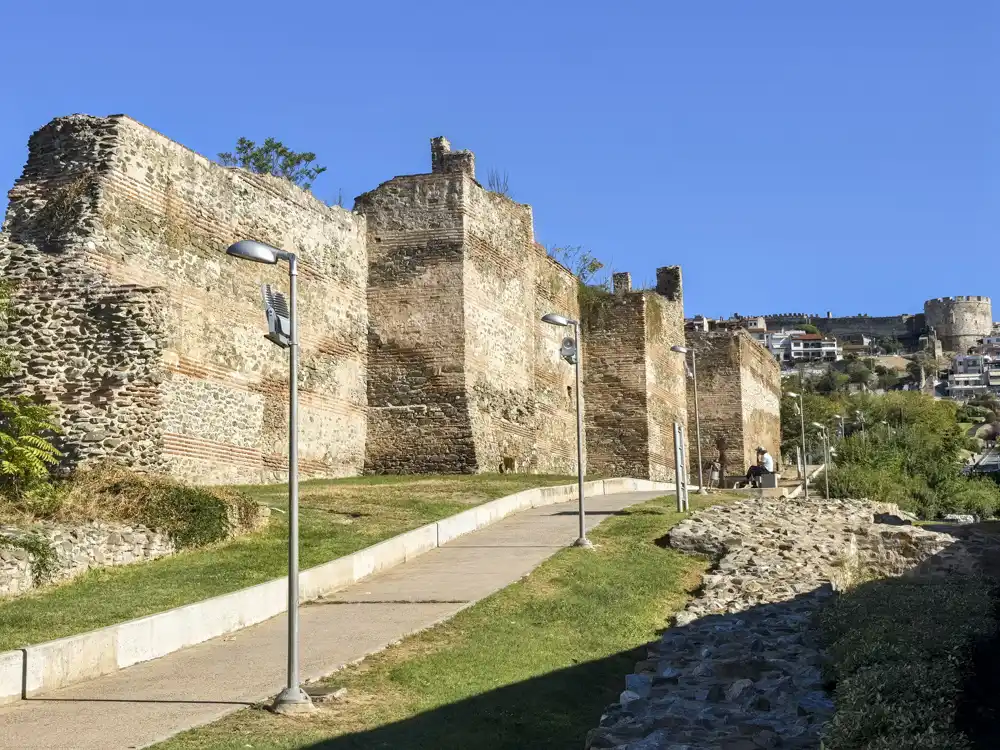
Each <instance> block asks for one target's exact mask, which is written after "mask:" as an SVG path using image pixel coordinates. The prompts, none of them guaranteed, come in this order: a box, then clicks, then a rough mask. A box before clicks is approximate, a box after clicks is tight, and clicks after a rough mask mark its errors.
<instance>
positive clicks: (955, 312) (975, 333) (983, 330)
mask: <svg viewBox="0 0 1000 750" xmlns="http://www.w3.org/2000/svg"><path fill="white" fill-rule="evenodd" d="M924 318H925V320H926V324H927V327H928V328H933V329H934V331H935V333H936V334H937V336H938V338H939V339H940V340H941V345H942V347H943V348H944V349H945V350H946V351H949V352H958V353H963V354H964V353H965V352H966V351H967V350H968V349H970V348H972V347H974V346H976V345H977V344H978V343H979V339H981V338H983V337H985V336H989V335H990V333H991V331H992V330H993V307H992V305H991V303H990V298H989V297H981V296H966V297H939V298H937V299H929V300H927V301H926V302H924Z"/></svg>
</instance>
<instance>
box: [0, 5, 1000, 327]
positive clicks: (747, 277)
mask: <svg viewBox="0 0 1000 750" xmlns="http://www.w3.org/2000/svg"><path fill="white" fill-rule="evenodd" d="M146 6H148V7H146ZM998 24H1000V10H998V6H997V5H996V4H994V3H992V2H990V0H969V1H968V2H952V3H945V2H940V1H939V0H935V1H933V2H932V1H929V0H907V1H905V2H904V1H902V0H879V1H878V2H871V1H870V0H868V1H867V2H862V1H861V0H842V1H840V2H827V3H816V2H802V0H795V1H791V0H757V1H756V2H739V1H738V0H729V1H728V2H718V1H716V2H685V3H681V2H671V1H666V2H648V3H639V2H619V3H615V4H609V3H587V2H575V3H561V2H560V3H555V2H544V1H542V2H540V1H538V0H536V1H535V2H531V3H527V2H520V1H519V0H512V1H509V2H506V3H501V4H485V3H470V2H464V3H459V2H454V3H440V2H433V1H425V2H420V3H388V2H378V1H370V2H367V3H331V2H284V3H268V4H263V3H259V2H256V1H255V0H244V1H243V2H241V3H233V2H228V1H227V2H215V1H210V2H199V3H194V2H189V1H187V0H178V1H175V2H171V3H151V4H147V3H134V2H130V3H123V2H101V0H97V2H93V3H84V4H81V3H78V2H43V1H40V2H36V3H14V2H8V3H6V4H5V5H4V6H3V8H2V9H0V27H2V28H4V34H3V43H2V44H0V64H2V66H3V70H4V71H5V77H4V88H3V90H2V91H0V97H2V104H0V113H2V116H0V184H2V185H3V186H5V189H6V188H7V187H9V186H10V185H12V184H13V182H14V180H16V179H17V177H18V175H19V174H20V170H21V168H22V167H23V164H24V161H25V158H26V143H27V139H28V136H29V135H30V134H31V132H32V131H34V130H35V129H37V128H38V127H40V126H42V125H43V124H44V123H45V122H47V121H48V120H50V119H51V118H53V117H56V116H59V115H64V114H70V113H74V112H86V113H88V114H96V115H104V114H111V113H118V112H123V113H127V114H129V115H131V116H133V117H135V118H136V119H138V120H140V121H142V122H144V123H146V124H147V125H149V126H151V127H153V128H155V129H157V130H159V131H161V132H163V133H164V134H166V135H168V136H170V137H171V138H173V139H175V140H177V141H180V142H181V143H184V144H185V145H187V146H189V147H190V148H193V149H194V150H196V151H199V152H201V153H203V154H206V155H209V156H213V155H215V154H216V153H218V152H219V151H223V150H230V149H231V148H232V146H233V144H234V142H235V140H236V138H237V137H239V136H241V135H245V136H247V137H249V138H252V139H257V140H263V139H264V138H265V137H267V136H271V135H273V136H275V137H276V138H278V139H280V140H283V141H284V142H285V143H286V144H287V145H288V146H290V147H292V148H295V149H297V150H311V151H315V152H316V153H317V154H318V155H319V157H320V158H319V161H320V163H322V164H324V165H326V166H327V167H328V172H327V173H326V174H324V175H322V176H321V177H320V178H319V180H317V182H316V185H315V192H316V193H317V194H318V195H319V196H320V197H321V198H324V199H326V200H331V201H332V200H335V199H336V197H337V194H338V191H339V190H342V191H343V194H344V196H345V199H346V202H347V205H348V206H350V203H351V199H352V198H353V197H354V196H355V195H358V194H359V193H361V192H364V191H365V190H368V189H371V188H373V187H375V186H376V185H377V184H378V183H379V182H381V181H383V180H386V179H389V178H390V177H392V176H393V175H395V174H406V173H414V172H426V171H429V150H428V140H429V139H430V138H431V137H432V136H435V135H445V136H447V137H448V138H449V139H450V140H451V141H452V143H453V144H454V146H455V147H456V148H470V149H472V150H473V151H475V152H476V159H477V169H478V172H479V175H480V177H481V178H482V179H483V181H485V176H486V173H487V171H488V170H489V169H490V168H491V167H493V168H497V169H499V170H501V171H505V172H507V173H508V175H509V180H510V185H511V189H512V192H513V196H514V198H515V199H517V200H519V201H522V202H525V203H531V204H532V205H533V207H534V215H535V233H536V237H537V239H538V240H539V241H540V242H542V243H543V244H545V245H552V244H562V245H566V244H569V245H584V246H586V247H587V248H589V249H590V250H591V251H592V252H593V253H594V254H596V255H597V256H598V257H600V258H601V259H603V260H604V261H605V262H606V263H607V264H608V265H609V266H612V267H613V268H614V269H615V270H628V271H631V272H632V275H633V279H634V280H635V281H636V282H641V281H643V280H649V279H652V277H653V273H654V269H655V268H656V267H657V266H661V265H668V264H669V265H672V264H680V265H681V266H683V271H684V284H685V294H686V311H687V314H688V315H693V314H696V313H702V314H707V315H729V314H730V313H733V312H737V311H739V312H743V313H759V312H770V311H793V310H794V311H806V312H820V313H822V312H825V311H826V310H832V311H833V312H834V314H837V315H851V314H856V313H859V312H868V313H870V314H894V313H897V312H916V311H918V310H919V309H920V305H921V303H922V301H923V299H924V298H926V297H936V296H949V295H957V294H987V295H991V296H993V297H995V298H1000V289H998V288H997V287H998V286H1000V281H998V279H1000V274H998V271H1000V260H998V248H1000V171H998V169H1000V158H998V156H1000V153H998V152H1000V149H998V138H1000V117H998V92H1000V89H998V87H997V85H996V81H997V79H998V74H1000V69H998V68H1000V25H998ZM2 205H4V206H5V205H6V201H5V200H4V201H3V203H2Z"/></svg>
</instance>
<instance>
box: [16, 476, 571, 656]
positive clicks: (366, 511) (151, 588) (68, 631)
mask: <svg viewBox="0 0 1000 750" xmlns="http://www.w3.org/2000/svg"><path fill="white" fill-rule="evenodd" d="M572 481H573V478H572V477H559V476H541V475H530V474H507V475H503V476H501V475H476V476H461V475H458V476H421V477H398V476H393V477H389V476H386V477H362V478H352V479H341V480H332V481H311V482H303V483H302V485H301V489H300V513H299V534H300V555H301V561H300V563H301V566H302V567H303V568H309V567H312V566H314V565H319V564H320V563H324V562H327V561H329V560H333V559H335V558H337V557H341V556H343V555H347V554H350V553H351V552H355V551H357V550H359V549H362V548H364V547H367V546H369V545H372V544H375V543H377V542H380V541H382V540H383V539H387V538H389V537H392V536H395V535H396V534H400V533H402V532H404V531H407V530H409V529H414V528H417V527H418V526H422V525H424V524H427V523H431V522H433V521H436V520H439V519H441V518H445V517H447V516H450V515H453V514H454V513H459V512H461V511H462V510H465V509H466V508H468V507H469V506H470V505H476V504H479V503H483V502H486V501H487V500H491V499H494V498H497V497H503V496H504V495H508V494H511V493H514V492H518V491H520V490H522V489H527V488H530V487H538V486H542V485H554V484H568V483H571V482H572ZM241 489H243V490H245V491H246V492H248V493H249V494H250V495H251V496H253V497H254V498H255V499H256V500H258V501H259V502H261V503H264V504H266V505H268V506H270V507H272V508H275V509H278V510H280V511H284V510H286V508H287V489H286V486H285V485H268V486H263V487H261V486H256V487H243V488H241ZM287 539H288V524H287V515H286V514H285V513H284V512H277V511H275V512H272V514H271V523H270V524H269V526H268V528H267V530H265V531H262V532H259V533H256V534H253V535H250V536H247V537H243V538H240V539H236V540H234V541H231V542H225V543H220V544H215V545H212V546H209V547H205V548H201V549H195V550H186V551H182V552H180V553H178V554H177V555H175V556H173V557H169V558H164V559H161V560H156V561H153V562H148V563H142V564H139V565H131V566H126V567H119V568H104V569H101V570H94V571H90V572H88V573H87V574H85V575H83V576H81V577H80V578H77V579H74V580H73V581H71V582H69V583H66V584H63V585H61V586H54V587H49V588H44V589H39V590H38V591H37V592H35V593H29V594H26V595H23V596H19V597H17V598H15V599H8V600H4V601H0V651H5V650H9V649H13V648H19V647H22V646H26V645H30V644H32V643H39V642H42V641H47V640H52V639H55V638H62V637H64V636H68V635H74V634H77V633H83V632H86V631H88V630H93V629H95V628H101V627H105V626H107V625H112V624H114V623H118V622H123V621H125V620H130V619H133V618H136V617H143V616H146V615H151V614H155V613H156V612H162V611H163V610H166V609H170V608H172V607H179V606H181V605H184V604H190V603H192V602H197V601H201V600H202V599H208V598H210V597H213V596H218V595H220V594H226V593H229V592H231V591H236V590H238V589H241V588H244V587H246V586H253V585H255V584H258V583H263V582H265V581H269V580H271V579H274V578H280V577H281V576H282V575H284V574H285V571H286V564H287V559H288V558H287V554H288V552H287V550H288V542H287Z"/></svg>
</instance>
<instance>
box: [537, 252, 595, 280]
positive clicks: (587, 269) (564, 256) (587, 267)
mask: <svg viewBox="0 0 1000 750" xmlns="http://www.w3.org/2000/svg"><path fill="white" fill-rule="evenodd" d="M547 252H548V254H549V257H550V258H552V259H553V260H555V261H557V262H559V263H561V264H562V265H564V266H566V268H568V269H569V270H570V271H571V272H572V273H573V274H574V275H575V276H576V277H577V278H578V279H580V283H582V284H589V283H591V282H592V281H593V280H594V277H595V276H596V275H597V273H598V272H599V271H600V270H601V269H602V268H604V264H603V263H601V261H599V260H598V259H597V258H596V257H595V256H594V255H593V253H591V252H590V251H589V250H587V249H586V248H584V247H582V246H580V245H576V246H571V245H565V246H556V245H553V246H552V247H550V248H548V251H547Z"/></svg>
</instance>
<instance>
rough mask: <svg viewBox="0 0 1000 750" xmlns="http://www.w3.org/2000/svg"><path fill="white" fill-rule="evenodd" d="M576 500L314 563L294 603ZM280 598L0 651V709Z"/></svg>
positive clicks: (225, 599)
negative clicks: (504, 520) (527, 514)
mask: <svg viewBox="0 0 1000 750" xmlns="http://www.w3.org/2000/svg"><path fill="white" fill-rule="evenodd" d="M672 489H673V485H672V484H666V483H663V482H651V481H649V480H645V479H631V478H619V479H601V480H597V481H594V482H587V483H586V484H585V485H584V496H585V497H596V496H599V495H612V494H617V493H620V492H643V491H659V490H663V491H669V490H672ZM576 494H577V486H576V485H575V484H571V485H560V486H558V487H541V488H536V489H531V490H524V491H522V492H518V493H516V494H514V495H508V496H506V497H501V498H498V499H497V500H491V501H490V502H487V503H484V504H483V505H479V506H476V507H474V508H470V509H469V510H467V511H464V512H462V513H458V514H456V515H454V516H451V517H450V518H445V519H443V520H441V521H438V522H436V523H432V524H428V525H427V526H422V527H420V528H418V529H413V530H412V531H408V532H406V533H404V534H400V535H399V536H395V537H393V538H391V539H386V540H385V541H383V542H379V543H378V544H376V545H373V546H371V547H367V548H365V549H363V550H359V551H357V552H355V553H353V554H350V555H347V556H346V557H341V558H338V559H336V560H331V561H330V562H328V563H324V564H322V565H317V566H316V567H314V568H310V569H308V570H305V571H302V572H301V573H300V574H299V593H300V601H303V602H304V601H309V600H312V599H317V598H319V597H321V596H324V595H326V594H329V593H331V592H333V591H336V590H338V589H341V588H344V587H346V586H349V585H351V584H353V583H356V582H357V581H359V580H361V579H363V578H366V577H368V576H370V575H373V574H375V573H378V572H379V571H382V570H385V569H387V568H391V567H393V566H395V565H399V564H401V563H404V562H406V561H407V560H412V559H413V558H415V557H418V556H419V555H422V554H423V553H425V552H429V551H430V550H432V549H435V548H437V547H440V546H442V545H444V544H446V543H447V542H449V541H451V540H453V539H456V538H457V537H460V536H462V535H463V534H468V533H471V532H473V531H476V530H477V529H481V528H483V527H484V526H488V525H490V524H492V523H495V522H496V521H499V520H500V519H502V518H505V517H506V516H509V515H511V514H513V513H517V512H519V511H522V510H527V509H528V508H538V507H541V506H545V505H552V504H555V503H560V502H565V501H567V500H571V499H573V498H575V497H576ZM287 592H288V582H287V578H285V577H283V578H278V579H275V580H273V581H268V582H267V583H262V584H259V585H257V586H251V587H250V588H246V589H242V590H240V591H234V592H233V593H231V594H223V595H222V596H217V597H215V598H213V599H207V600H205V601H201V602H195V603H194V604H188V605H185V606H183V607H177V608H176V609H170V610H167V611H166V612H160V613H158V614H155V615H150V616H148V617H142V618H140V619H138V620H130V621H128V622H123V623H119V624H117V625H110V626H108V627H106V628H101V629H100V630H92V631H90V632H88V633H81V634H80V635H74V636H69V637H67V638H60V639H58V640H55V641H48V642H46V643H39V644H37V645H34V646H28V647H26V648H23V649H17V650H14V651H7V652H4V653H0V704H4V703H11V702H13V701H17V700H22V699H24V698H30V697H32V696H34V695H38V694H40V693H44V692H48V691H50V690H55V689H57V688H61V687H65V686H67V685H71V684H73V683H76V682H81V681H83V680H89V679H93V678H95V677H100V676H101V675H104V674H108V673H110V672H115V671H117V670H119V669H125V668H126V667H130V666H132V665H133V664H138V663H140V662H144V661H150V660H151V659H158V658H159V657H161V656H166V655H167V654H169V653H172V652H174V651H178V650H180V649H182V648H186V647H187V646H193V645H195V644H197V643H202V642H204V641H207V640H211V639H212V638H217V637H218V636H220V635H225V634H226V633H232V632H234V631H237V630H241V629H243V628H246V627H250V626H251V625H256V624H257V623H260V622H263V621H264V620H268V619H270V618H272V617H275V616H276V615H279V614H281V613H282V612H284V611H285V609H286V604H287V601H286V600H287V596H288V594H287Z"/></svg>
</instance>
